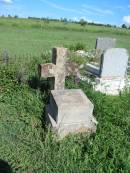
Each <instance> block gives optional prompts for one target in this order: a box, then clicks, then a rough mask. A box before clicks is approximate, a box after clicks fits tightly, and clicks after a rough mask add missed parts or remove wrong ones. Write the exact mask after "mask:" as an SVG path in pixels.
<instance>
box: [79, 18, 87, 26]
mask: <svg viewBox="0 0 130 173" xmlns="http://www.w3.org/2000/svg"><path fill="white" fill-rule="evenodd" d="M79 23H80V25H81V26H85V25H86V24H87V22H86V21H85V20H84V19H80V21H79Z"/></svg>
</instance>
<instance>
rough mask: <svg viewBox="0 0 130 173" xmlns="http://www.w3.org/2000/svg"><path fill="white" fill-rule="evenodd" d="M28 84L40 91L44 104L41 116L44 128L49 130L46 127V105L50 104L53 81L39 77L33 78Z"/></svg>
mask: <svg viewBox="0 0 130 173" xmlns="http://www.w3.org/2000/svg"><path fill="white" fill-rule="evenodd" d="M28 84H29V86H30V88H32V89H35V90H40V92H41V96H42V102H43V112H42V115H41V122H42V128H43V129H44V130H47V126H46V123H45V122H46V105H48V104H49V100H50V90H51V81H50V80H49V79H40V78H39V77H38V76H33V77H32V78H31V79H30V80H29V81H28Z"/></svg>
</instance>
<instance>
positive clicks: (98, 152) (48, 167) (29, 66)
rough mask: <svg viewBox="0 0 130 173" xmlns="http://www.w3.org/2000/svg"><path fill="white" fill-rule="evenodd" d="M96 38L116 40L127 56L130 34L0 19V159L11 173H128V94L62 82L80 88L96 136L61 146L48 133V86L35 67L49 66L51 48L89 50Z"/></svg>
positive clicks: (80, 137) (72, 138)
mask: <svg viewBox="0 0 130 173" xmlns="http://www.w3.org/2000/svg"><path fill="white" fill-rule="evenodd" d="M98 36H111V37H114V38H117V46H119V47H125V48H127V49H128V50H129V51H130V31H129V30H122V29H112V28H105V27H96V26H86V27H81V26H80V25H76V24H63V23H56V22H55V23H54V22H52V23H49V24H46V23H44V22H39V21H33V20H25V19H21V20H20V19H0V38H1V39H0V43H1V44H0V51H1V53H2V52H3V50H4V49H7V51H8V52H9V56H10V59H9V60H10V61H9V64H8V65H5V64H3V63H2V61H0V159H2V160H5V161H7V162H8V163H9V165H10V166H11V167H12V170H13V172H14V173H61V172H62V173H129V172H130V92H129V91H126V92H124V93H123V94H120V96H117V97H112V96H106V95H105V94H101V93H99V92H95V91H93V89H92V87H91V86H90V85H88V84H86V83H84V82H80V83H78V84H77V83H75V80H74V79H73V77H70V78H67V79H66V88H81V89H82V90H83V91H84V92H85V94H86V95H87V96H88V98H89V99H90V100H91V101H92V103H93V104H94V107H95V108H94V116H95V117H96V119H97V121H98V122H99V124H98V128H97V133H96V134H93V135H91V136H90V138H88V137H87V136H86V134H80V135H70V136H68V137H67V138H65V139H64V140H62V141H59V140H57V137H56V135H55V134H54V133H53V132H52V131H51V129H50V128H48V127H46V125H45V121H44V117H45V112H44V108H45V105H46V104H47V103H48V95H49V92H50V89H49V82H48V80H46V79H39V78H38V72H37V67H38V64H40V63H45V62H48V61H50V58H51V53H50V52H48V51H46V50H50V49H51V48H52V47H53V46H61V45H66V46H68V47H69V46H70V45H72V44H76V43H77V42H81V43H83V44H84V45H85V47H86V49H87V50H90V49H93V48H94V45H95V39H96V37H98Z"/></svg>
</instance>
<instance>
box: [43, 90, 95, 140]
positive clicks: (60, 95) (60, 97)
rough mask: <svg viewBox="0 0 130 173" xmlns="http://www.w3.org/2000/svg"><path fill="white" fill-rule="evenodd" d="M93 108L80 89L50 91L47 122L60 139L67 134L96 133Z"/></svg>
mask: <svg viewBox="0 0 130 173" xmlns="http://www.w3.org/2000/svg"><path fill="white" fill-rule="evenodd" d="M93 109H94V106H93V104H92V103H91V102H90V100H89V99H88V98H87V97H86V95H85V94H84V93H83V91H82V90H80V89H76V90H75V89H71V90H58V91H56V90H52V91H51V96H50V104H49V105H48V106H47V108H46V112H47V120H49V122H50V123H51V125H52V127H53V129H55V130H56V131H57V134H58V136H59V137H60V138H63V137H65V136H66V135H68V134H69V133H82V132H87V133H92V132H96V124H97V121H96V119H95V118H94V116H93V115H92V113H93Z"/></svg>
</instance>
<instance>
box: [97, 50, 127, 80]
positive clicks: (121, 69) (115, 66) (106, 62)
mask: <svg viewBox="0 0 130 173" xmlns="http://www.w3.org/2000/svg"><path fill="white" fill-rule="evenodd" d="M128 58H129V57H128V52H127V50H126V49H121V48H112V49H108V50H106V52H105V53H104V54H103V57H102V64H101V74H100V76H101V78H114V77H122V78H124V77H125V74H126V70H127V64H128Z"/></svg>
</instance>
